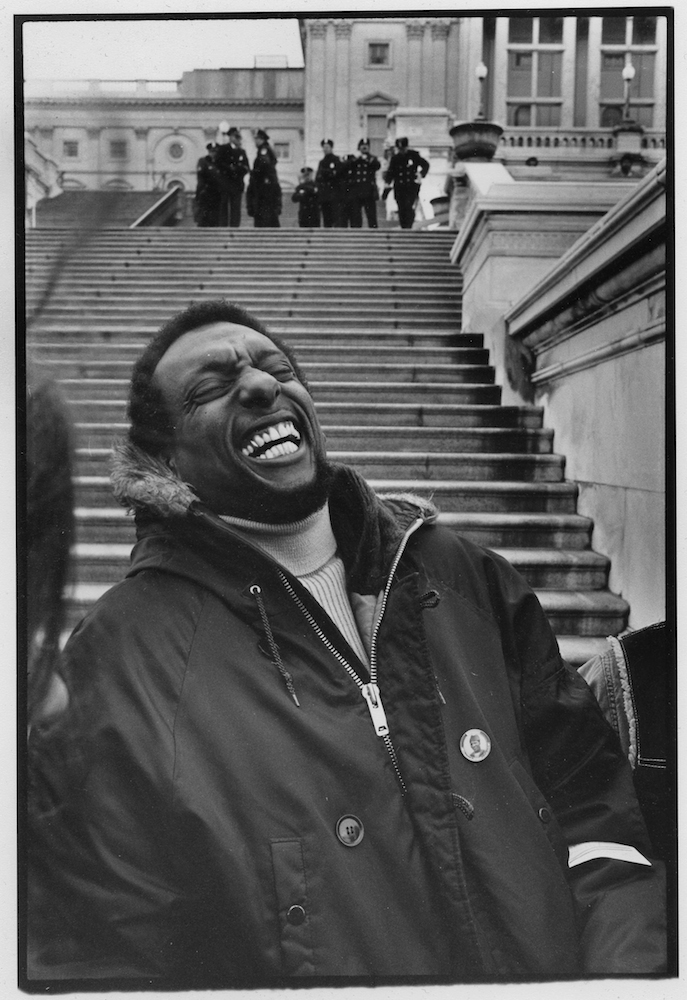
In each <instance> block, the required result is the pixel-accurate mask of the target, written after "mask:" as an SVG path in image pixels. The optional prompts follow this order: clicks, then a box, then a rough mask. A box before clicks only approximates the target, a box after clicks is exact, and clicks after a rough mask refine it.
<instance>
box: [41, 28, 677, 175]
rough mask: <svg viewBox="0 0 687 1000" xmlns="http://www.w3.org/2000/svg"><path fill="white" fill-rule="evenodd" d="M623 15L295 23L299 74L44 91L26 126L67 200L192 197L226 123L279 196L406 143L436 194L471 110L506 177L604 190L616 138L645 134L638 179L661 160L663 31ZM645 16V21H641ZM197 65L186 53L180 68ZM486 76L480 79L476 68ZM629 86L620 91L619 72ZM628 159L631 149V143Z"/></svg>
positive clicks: (92, 84)
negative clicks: (354, 156)
mask: <svg viewBox="0 0 687 1000" xmlns="http://www.w3.org/2000/svg"><path fill="white" fill-rule="evenodd" d="M635 10H636V11H637V13H636V14H632V13H631V9H629V8H628V9H627V12H624V13H623V14H622V15H619V16H612V17H602V16H594V17H589V16H580V17H577V16H560V17H559V16H541V17H540V16H536V17H525V16H518V17H361V18H348V17H338V18H337V17H331V18H330V17H319V18H302V19H300V30H301V38H302V42H303V51H304V61H305V69H287V68H275V69H217V70H192V71H190V72H187V73H184V74H183V75H182V78H181V80H178V81H176V80H175V81H159V80H158V81H153V80H148V81H146V80H131V81H107V80H100V81H69V82H64V83H60V81H39V82H35V83H33V84H31V86H29V87H27V89H26V94H25V97H26V101H25V126H26V129H27V131H28V134H29V136H30V137H31V139H32V141H33V143H34V144H35V146H36V147H37V149H38V150H39V152H40V153H41V154H42V155H43V156H46V157H48V158H50V159H51V160H53V161H54V162H55V163H56V164H57V165H58V169H59V170H60V172H61V183H62V186H63V187H64V188H65V189H78V188H87V189H94V188H95V189H98V188H106V189H107V188H115V189H125V190H154V189H157V190H165V189H167V188H169V187H170V186H181V187H183V188H185V189H187V190H193V189H194V188H195V168H196V163H197V160H198V159H199V157H200V156H202V155H203V153H204V151H205V146H206V143H207V142H209V141H211V140H214V139H215V138H216V135H217V126H218V124H219V122H220V121H222V120H225V121H227V122H228V124H230V125H235V126H237V127H238V128H240V129H241V132H242V135H243V138H244V146H245V148H246V150H247V152H248V155H249V157H250V158H251V159H252V157H253V155H254V152H255V144H254V140H253V135H254V132H255V131H256V130H257V129H258V128H263V129H265V130H266V131H267V132H268V133H269V135H270V138H271V140H272V142H273V143H274V145H275V149H276V152H277V155H278V157H279V175H280V178H281V179H282V183H283V184H284V186H285V188H287V189H288V188H290V187H292V186H293V185H294V184H295V181H296V178H297V176H298V170H299V169H300V167H301V166H303V165H304V164H306V163H307V164H308V165H310V166H315V165H316V163H317V161H318V160H319V158H320V155H321V149H320V142H321V140H322V139H324V138H331V139H333V140H334V144H335V150H336V152H337V153H340V154H345V153H348V152H353V151H355V149H356V147H357V143H358V140H359V139H360V138H361V137H363V136H366V137H368V138H369V139H370V142H371V144H372V149H373V152H375V153H376V154H377V155H382V154H383V153H384V150H385V149H386V148H388V146H389V145H390V144H392V143H393V139H394V138H395V137H396V136H398V135H406V136H407V137H408V139H409V140H410V143H411V145H414V146H416V148H418V149H419V150H420V151H421V152H422V153H423V155H425V156H427V157H428V158H429V159H430V162H431V164H432V168H431V174H430V177H431V178H434V186H435V187H436V186H439V187H441V184H442V183H443V180H442V179H443V178H444V177H445V175H446V172H447V170H448V167H449V165H450V159H451V140H450V137H449V135H448V129H449V128H450V126H451V125H452V124H453V123H454V122H455V121H466V120H472V119H473V118H474V117H475V116H476V115H477V114H478V112H479V111H480V109H481V110H482V111H483V112H484V114H485V116H486V117H487V118H490V119H491V120H493V121H495V122H497V123H499V124H500V125H502V126H503V128H504V132H503V135H502V137H501V140H500V146H499V148H498V150H497V154H496V159H497V160H500V161H501V162H502V163H503V164H504V165H505V166H506V167H507V168H508V169H509V170H511V172H512V173H513V175H514V176H519V175H521V176H523V177H525V178H529V177H531V176H536V175H532V171H533V170H534V171H537V170H538V171H539V174H540V175H541V174H547V173H549V174H552V175H554V176H556V177H559V178H560V179H564V180H575V179H588V180H602V179H604V178H607V177H609V176H613V174H614V173H615V174H617V173H618V162H617V160H618V157H617V156H615V158H614V154H615V153H616V151H617V148H618V139H617V137H616V135H615V131H614V130H615V129H616V127H617V126H618V125H619V124H620V123H622V121H623V117H624V116H625V115H626V112H629V115H630V117H631V118H632V119H634V120H635V121H636V122H637V123H638V125H640V126H641V128H642V130H643V131H642V132H641V138H640V137H639V136H637V137H636V141H637V143H638V144H641V153H640V156H641V160H639V161H637V162H638V163H639V164H640V165H641V169H637V171H636V172H637V173H638V174H640V175H641V174H642V173H643V172H646V170H648V169H650V168H651V167H653V166H654V165H655V163H657V162H658V161H659V160H660V159H661V157H662V156H664V155H665V130H666V101H667V84H666V80H667V66H668V57H669V38H668V20H667V18H666V17H665V16H646V11H647V10H649V8H636V9H635ZM640 12H641V16H640ZM190 58H192V56H191V57H190ZM480 63H483V64H484V66H485V67H486V70H487V75H486V79H485V80H484V81H483V83H481V82H480V80H479V79H478V78H477V75H476V70H477V67H478V65H479V64H480ZM628 63H631V64H632V66H633V69H634V74H635V75H634V79H633V81H632V84H631V86H630V89H629V93H628V92H627V91H626V90H625V85H624V82H623V76H622V72H623V68H624V67H625V66H626V65H627V64H628ZM638 148H639V145H638Z"/></svg>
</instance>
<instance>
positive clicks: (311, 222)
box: [291, 178, 320, 229]
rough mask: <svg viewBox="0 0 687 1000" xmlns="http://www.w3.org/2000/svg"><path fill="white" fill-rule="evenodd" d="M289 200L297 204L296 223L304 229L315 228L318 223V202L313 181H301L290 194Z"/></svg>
mask: <svg viewBox="0 0 687 1000" xmlns="http://www.w3.org/2000/svg"><path fill="white" fill-rule="evenodd" d="M291 201H295V202H296V203H297V204H298V225H299V226H301V227H302V228H304V229H315V228H318V227H319V225H320V203H319V198H318V190H317V185H316V184H315V181H314V180H312V178H311V179H310V180H307V181H301V182H300V183H299V184H297V185H296V189H295V191H294V192H293V194H292V195H291Z"/></svg>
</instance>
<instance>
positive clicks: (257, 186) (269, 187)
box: [246, 129, 282, 229]
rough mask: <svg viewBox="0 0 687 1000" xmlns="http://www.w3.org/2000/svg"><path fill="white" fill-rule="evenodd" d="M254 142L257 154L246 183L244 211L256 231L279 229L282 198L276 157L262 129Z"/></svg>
mask: <svg viewBox="0 0 687 1000" xmlns="http://www.w3.org/2000/svg"><path fill="white" fill-rule="evenodd" d="M255 141H256V144H257V147H258V152H257V156H256V157H255V160H254V162H253V169H252V171H251V175H250V180H249V182H248V191H247V192H246V211H247V212H248V214H249V215H251V216H252V217H253V224H254V225H255V227H256V229H257V228H261V227H262V228H264V227H267V226H272V227H279V216H280V215H281V209H282V196H281V185H280V184H279V178H278V177H277V155H276V153H275V152H274V150H273V149H272V147H271V146H270V137H269V136H268V134H267V132H265V131H263V129H258V131H257V132H256V133H255Z"/></svg>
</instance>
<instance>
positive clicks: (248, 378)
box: [239, 368, 281, 410]
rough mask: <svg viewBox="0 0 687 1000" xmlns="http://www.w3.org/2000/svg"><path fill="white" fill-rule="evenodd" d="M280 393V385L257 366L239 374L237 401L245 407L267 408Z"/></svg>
mask: <svg viewBox="0 0 687 1000" xmlns="http://www.w3.org/2000/svg"><path fill="white" fill-rule="evenodd" d="M280 395H281V385H280V384H279V382H278V381H277V379H276V378H274V376H273V375H270V373H269V372H263V371H261V370H260V369H259V368H250V369H248V370H247V371H245V372H244V373H243V375H242V376H241V385H240V387H239V403H240V404H241V406H244V407H245V408H246V409H248V410H250V409H257V408H260V409H269V408H270V407H271V406H273V405H274V403H275V402H276V400H277V399H278V398H279V396H280Z"/></svg>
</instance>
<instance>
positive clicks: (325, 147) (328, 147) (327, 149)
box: [322, 142, 334, 156]
mask: <svg viewBox="0 0 687 1000" xmlns="http://www.w3.org/2000/svg"><path fill="white" fill-rule="evenodd" d="M333 149H334V147H333V146H332V145H330V143H328V142H325V144H324V145H323V147H322V151H323V152H324V155H325V156H326V155H327V153H331V151H332V150H333Z"/></svg>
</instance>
